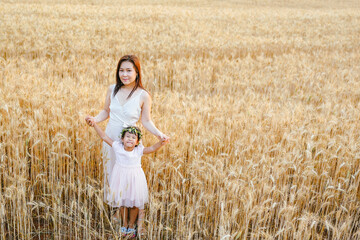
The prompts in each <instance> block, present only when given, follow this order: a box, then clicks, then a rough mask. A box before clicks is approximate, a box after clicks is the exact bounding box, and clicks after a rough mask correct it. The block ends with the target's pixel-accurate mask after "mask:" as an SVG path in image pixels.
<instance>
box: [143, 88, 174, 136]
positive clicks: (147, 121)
mask: <svg viewBox="0 0 360 240" xmlns="http://www.w3.org/2000/svg"><path fill="white" fill-rule="evenodd" d="M142 100H143V104H142V108H141V123H142V125H143V126H144V127H145V128H146V129H147V130H148V131H149V132H151V133H152V134H154V135H155V136H157V137H158V138H159V139H162V140H164V141H168V140H169V139H170V138H169V137H168V136H166V135H165V134H163V133H162V132H160V130H159V129H157V128H156V127H155V124H154V123H153V121H152V120H151V97H150V95H149V94H148V93H147V92H146V91H145V93H143V94H142Z"/></svg>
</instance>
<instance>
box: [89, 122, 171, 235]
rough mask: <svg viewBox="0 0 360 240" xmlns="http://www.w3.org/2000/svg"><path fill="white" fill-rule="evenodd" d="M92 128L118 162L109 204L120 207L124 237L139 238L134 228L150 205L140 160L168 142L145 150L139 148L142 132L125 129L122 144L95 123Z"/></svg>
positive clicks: (108, 200) (112, 181) (110, 187)
mask: <svg viewBox="0 0 360 240" xmlns="http://www.w3.org/2000/svg"><path fill="white" fill-rule="evenodd" d="M92 126H93V127H94V129H95V130H96V132H97V133H98V135H99V136H100V137H101V138H102V140H103V141H104V142H106V143H107V144H109V145H110V146H111V147H112V149H113V150H114V152H115V157H116V162H115V165H114V168H113V170H112V172H111V173H110V176H109V189H110V191H109V193H108V194H107V196H106V201H107V202H108V203H109V204H110V205H111V206H112V207H120V215H121V219H122V223H123V227H121V235H122V236H127V237H130V238H133V237H135V236H136V230H135V226H134V225H135V221H136V218H137V215H138V213H139V209H144V204H146V203H148V201H149V198H148V189H147V183H146V178H145V174H144V171H143V170H142V168H141V156H142V155H143V154H149V153H152V152H155V151H157V150H158V149H159V148H160V147H161V146H163V145H165V144H166V143H167V142H168V140H165V139H163V140H160V141H159V142H157V143H156V144H154V145H153V146H151V147H144V146H143V145H142V144H141V143H140V144H139V141H140V139H141V131H140V130H139V129H138V128H137V127H127V128H124V129H123V130H122V132H121V141H113V140H112V139H111V138H109V137H108V136H107V135H106V134H105V133H104V132H103V131H102V130H101V128H99V126H98V125H97V124H96V123H92ZM116 217H118V216H116ZM128 218H129V221H128Z"/></svg>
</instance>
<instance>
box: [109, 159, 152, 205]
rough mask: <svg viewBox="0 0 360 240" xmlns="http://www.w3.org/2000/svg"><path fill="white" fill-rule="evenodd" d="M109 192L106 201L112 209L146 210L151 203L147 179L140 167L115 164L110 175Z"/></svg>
mask: <svg viewBox="0 0 360 240" xmlns="http://www.w3.org/2000/svg"><path fill="white" fill-rule="evenodd" d="M108 187H109V191H106V192H107V194H106V197H105V200H106V202H107V204H109V205H110V206H111V207H129V208H132V207H137V208H139V209H144V205H145V204H146V203H148V202H149V196H148V195H149V193H148V188H147V182H146V177H145V174H144V171H143V170H142V168H141V166H140V165H136V166H126V165H120V164H117V163H116V164H115V165H114V168H113V170H112V171H111V174H110V175H109V186H108Z"/></svg>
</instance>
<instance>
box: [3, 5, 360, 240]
mask: <svg viewBox="0 0 360 240" xmlns="http://www.w3.org/2000/svg"><path fill="white" fill-rule="evenodd" d="M114 2H115V1H114ZM114 2H112V1H78V2H75V1H57V2H52V1H45V0H44V1H41V0H40V1H35V2H33V3H32V4H29V3H26V1H23V2H22V1H5V2H2V3H1V5H0V13H1V14H0V44H1V48H0V69H1V71H0V79H1V81H0V87H1V88H0V111H1V115H0V117H1V119H0V122H1V124H0V154H1V160H0V239H45V238H50V239H106V238H110V237H112V238H115V237H116V234H115V233H114V231H113V228H112V225H111V224H110V222H109V219H108V216H109V210H108V208H107V207H106V206H104V204H103V202H102V194H103V193H102V189H101V186H102V183H101V180H102V161H101V158H100V150H101V144H100V141H99V139H98V138H97V136H96V135H95V133H94V131H93V130H92V129H89V128H88V127H87V126H86V125H85V122H84V120H83V119H84V116H85V115H86V114H87V113H91V114H96V113H97V112H98V111H99V110H100V109H101V107H102V104H103V101H104V97H105V92H106V89H107V86H108V85H109V84H112V83H114V79H115V77H114V74H115V67H116V63H117V61H118V59H119V58H120V57H121V56H122V55H124V54H128V53H134V54H136V55H138V56H139V57H140V59H141V61H142V67H143V75H144V84H145V86H146V88H147V89H148V90H149V91H150V92H151V94H152V96H153V119H154V122H155V123H156V125H157V126H158V127H159V128H160V129H161V130H163V131H164V132H166V133H168V134H169V135H171V136H172V142H171V144H170V145H167V146H166V147H165V148H164V149H163V150H161V151H160V152H159V153H157V154H154V155H151V156H148V157H144V159H143V168H144V171H145V174H146V176H147V179H148V183H149V189H150V199H151V203H150V205H149V207H148V209H147V217H146V218H147V224H146V225H147V231H148V233H149V238H150V239H360V236H359V234H360V229H359V224H360V223H359V221H360V215H359V214H360V213H359V209H360V203H359V202H360V185H359V180H360V179H359V172H360V169H359V165H360V161H359V160H360V132H359V129H360V111H359V108H360V93H359V89H360V41H359V39H360V11H359V8H360V7H359V3H358V2H357V1H334V0H333V1H331V0H330V1H315V0H314V1H312V0H303V1H301V2H297V1H280V0H279V1H256V0H254V1H250V0H249V1H171V0H169V1H168V0H167V1H156V2H152V3H147V1H131V2H127V1H122V2H118V3H114ZM102 126H103V127H104V126H105V125H102ZM154 141H155V139H154V137H152V136H150V135H149V134H148V133H147V134H146V136H145V144H150V143H152V142H154Z"/></svg>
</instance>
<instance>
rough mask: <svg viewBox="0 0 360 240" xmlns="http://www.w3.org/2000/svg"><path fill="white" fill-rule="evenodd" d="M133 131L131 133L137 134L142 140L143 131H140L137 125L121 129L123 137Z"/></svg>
mask: <svg viewBox="0 0 360 240" xmlns="http://www.w3.org/2000/svg"><path fill="white" fill-rule="evenodd" d="M126 132H128V133H131V134H135V135H136V136H137V137H138V140H139V141H140V139H141V137H142V133H141V131H140V129H139V128H137V127H132V126H131V127H126V128H124V129H123V130H122V131H121V138H123V137H124V136H125V133H126Z"/></svg>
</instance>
